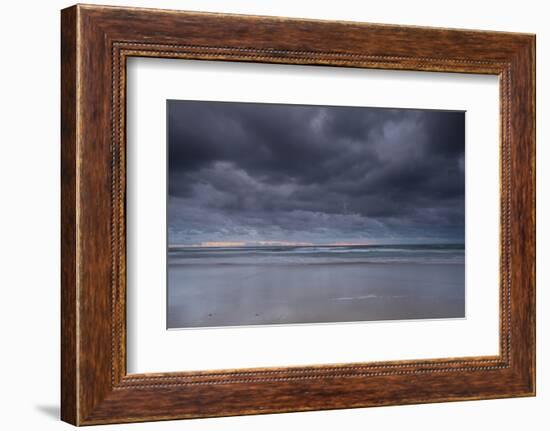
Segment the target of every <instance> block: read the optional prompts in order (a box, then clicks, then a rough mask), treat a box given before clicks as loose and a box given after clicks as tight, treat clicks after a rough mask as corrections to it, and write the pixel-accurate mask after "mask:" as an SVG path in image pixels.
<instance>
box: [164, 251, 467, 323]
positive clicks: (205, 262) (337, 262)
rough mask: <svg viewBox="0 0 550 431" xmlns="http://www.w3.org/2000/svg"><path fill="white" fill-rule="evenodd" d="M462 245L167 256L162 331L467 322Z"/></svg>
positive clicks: (173, 252) (227, 252) (195, 253)
mask: <svg viewBox="0 0 550 431" xmlns="http://www.w3.org/2000/svg"><path fill="white" fill-rule="evenodd" d="M464 269H465V262H464V245H463V244H444V245H443V244H436V245H430V244H422V245H343V246H278V245H277V246H243V247H170V248H169V250H168V292H167V297H168V304H167V305H168V307H167V316H168V318H167V323H168V328H171V329H174V328H199V327H223V326H242V325H275V324H276V325H281V324H299V323H309V324H313V323H335V322H359V321H380V320H403V319H434V318H461V317H465V284H464Z"/></svg>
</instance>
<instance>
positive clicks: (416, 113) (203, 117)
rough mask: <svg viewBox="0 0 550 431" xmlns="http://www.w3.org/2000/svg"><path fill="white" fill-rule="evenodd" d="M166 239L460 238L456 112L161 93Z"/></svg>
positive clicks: (460, 155)
mask: <svg viewBox="0 0 550 431" xmlns="http://www.w3.org/2000/svg"><path fill="white" fill-rule="evenodd" d="M168 115H169V119H168V120H169V121H168V142H169V178H168V184H169V204H168V216H169V241H170V242H171V243H200V242H203V241H238V240H244V241H258V240H289V241H308V242H315V243H319V242H323V243H324V242H335V241H354V240H358V241H361V240H369V239H376V240H381V241H382V240H391V241H397V242H399V241H400V240H403V241H419V240H426V241H428V240H443V241H445V240H447V241H449V240H453V241H460V242H462V241H463V236H464V113H462V112H448V111H447V112H446V111H427V110H403V109H380V108H351V107H320V106H297V105H270V104H246V103H222V102H191V101H170V102H169V103H168Z"/></svg>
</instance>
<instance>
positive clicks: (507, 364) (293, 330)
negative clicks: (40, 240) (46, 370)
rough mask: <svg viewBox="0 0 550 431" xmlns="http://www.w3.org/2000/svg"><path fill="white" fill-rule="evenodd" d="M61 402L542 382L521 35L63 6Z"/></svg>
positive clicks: (129, 415)
mask: <svg viewBox="0 0 550 431" xmlns="http://www.w3.org/2000/svg"><path fill="white" fill-rule="evenodd" d="M61 17H62V20H61V21H62V23H61V24H62V25H61V49H62V64H61V72H62V94H61V102H62V103H61V119H62V152H61V161H62V184H61V189H62V286H61V291H62V325H61V331H62V334H61V335H62V337H61V339H62V345H61V351H62V364H61V366H62V373H61V374H62V382H61V397H62V399H61V415H62V419H63V420H64V421H67V422H69V423H72V424H74V425H92V424H106V423H120V422H139V421H153V420H168V419H181V418H199V417H213V416H230V415H242V414H259V413H275V412H290V411H307V410H322V409H341V408H354V407H370V406H382V405H395V404H414V403H430V402H441V401H457V400H476V399H490V398H503V397H518V396H533V395H534V394H535V107H534V106H535V105H534V101H535V76H534V74H535V36H534V35H530V34H517V33H504V32H487V31H473V30H450V29H439V28H423V27H403V26H391V25H379V24H366V23H353V22H331V21H315V20H299V19H288V18H276V17H255V16H242V15H221V14H213V13H197V12H180V11H168V10H153V9H135V8H120V7H105V6H93V5H77V6H73V7H70V8H68V9H64V10H63V11H62V14H61Z"/></svg>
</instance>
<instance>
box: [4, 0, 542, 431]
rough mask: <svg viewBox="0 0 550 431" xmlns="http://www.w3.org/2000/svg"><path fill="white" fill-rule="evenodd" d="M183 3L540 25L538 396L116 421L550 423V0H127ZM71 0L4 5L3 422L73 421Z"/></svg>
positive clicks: (272, 426)
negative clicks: (65, 286)
mask: <svg viewBox="0 0 550 431" xmlns="http://www.w3.org/2000/svg"><path fill="white" fill-rule="evenodd" d="M101 3H103V4H118V5H131V6H144V7H162V8H171V9H187V10H204V11H217V12H233V13H248V14H260V15H280V16H293V17H307V18H322V19H339V20H356V21H368V22H379V23H392V24H412V25H428V26H439V27H456V28H477V29H487V30H505V31H520V32H532V33H536V34H537V56H538V58H537V76H538V79H537V90H538V97H537V117H538V119H539V121H538V124H537V140H538V172H537V182H538V204H537V212H538V214H537V218H538V221H539V223H538V241H537V243H538V246H537V248H538V250H537V251H538V263H539V267H538V289H537V290H538V293H537V295H538V297H537V301H538V305H537V311H538V319H537V325H538V331H537V332H538V347H537V354H538V382H537V383H538V396H537V397H536V398H524V399H508V400H494V401H475V402H460V403H445V404H432V405H418V406H404V407H400V406H398V407H384V408H371V409H356V410H340V411H326V412H310V413H293V414H283V415H266V416H245V417H236V418H221V419H204V420H194V421H184V422H182V421H172V422H162V423H149V424H133V425H121V426H116V427H115V426H104V427H98V428H95V429H116V430H124V429H134V430H142V429H143V430H172V429H178V430H183V431H186V430H227V429H235V430H236V429H238V430H257V429H262V430H276V429H281V428H282V429H284V428H290V429H320V430H332V429H346V430H356V429H357V430H359V429H361V430H363V429H366V428H369V429H372V430H376V429H382V428H383V429H389V430H393V429H395V430H397V429H407V430H423V431H428V430H438V431H439V430H441V429H445V430H448V431H451V430H469V429H477V428H481V427H490V428H491V429H498V430H501V431H505V430H516V429H532V430H542V429H547V427H548V423H550V413H549V410H550V409H549V408H548V406H549V405H550V372H549V369H550V365H549V364H550V329H548V328H550V319H549V311H548V310H549V309H550V296H549V295H548V294H547V293H546V292H545V291H544V290H545V289H544V287H545V285H547V284H548V283H549V282H550V280H549V278H550V272H549V271H548V270H547V266H546V268H545V265H544V262H546V261H548V259H550V229H549V228H548V225H547V224H545V223H544V220H545V219H548V218H549V217H550V194H549V193H547V192H545V187H547V186H548V185H550V170H548V169H544V167H545V166H547V165H548V163H550V150H549V149H548V147H547V146H546V145H544V144H545V143H546V141H547V140H548V134H549V133H550V126H548V122H545V121H544V119H547V118H549V117H550V99H549V97H550V92H549V85H550V78H549V76H550V64H549V59H548V52H550V27H548V18H550V13H549V12H548V11H547V10H546V4H545V3H546V2H543V1H536V0H523V1H514V2H511V1H504V0H500V1H496V0H495V1H486V2H481V1H478V0H474V1H471V0H462V1H460V2H441V1H422V0H416V1H406V0H403V1H391V0H387V1H384V2H359V1H354V0H339V1H323V2H320V1H316V2H313V1H311V0H310V1H307V0H256V1H245V0H240V1H239V0H225V1H224V0H200V1H198V0H181V1H169V0H160V1H153V0H130V1H123V0H119V1H116V2H111V1H107V0H105V1H101ZM70 4H71V3H70V2H66V1H59V0H50V1H47V2H43V1H25V2H22V1H21V2H16V1H12V2H4V4H3V5H2V13H1V15H0V32H1V35H2V38H1V40H2V62H1V65H0V77H1V79H0V107H1V112H0V115H1V117H0V118H2V122H1V123H0V143H1V144H0V145H1V147H0V148H1V153H0V154H1V156H0V187H1V188H0V190H1V197H2V200H1V202H2V207H1V208H0V218H1V219H0V253H1V255H0V258H1V260H0V262H2V264H1V266H0V280H1V281H0V286H1V288H2V293H3V295H4V296H3V297H2V300H1V301H0V322H1V325H0V328H2V329H1V336H2V344H1V347H0V349H1V354H0V373H1V377H0V405H2V409H1V413H0V427H1V428H3V429H8V430H19V429H39V430H41V431H42V430H44V431H46V430H58V429H59V430H62V429H70V428H71V427H70V426H69V425H67V424H64V423H62V422H60V421H59V420H58V418H57V417H58V414H59V402H58V400H59V218H60V216H59V88H60V84H59V9H61V8H63V7H66V6H69V5H70Z"/></svg>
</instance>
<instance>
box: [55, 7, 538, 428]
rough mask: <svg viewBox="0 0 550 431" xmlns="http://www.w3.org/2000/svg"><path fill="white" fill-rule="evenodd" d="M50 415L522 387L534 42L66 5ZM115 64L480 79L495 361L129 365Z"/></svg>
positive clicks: (182, 412)
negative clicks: (487, 92) (491, 200)
mask: <svg viewBox="0 0 550 431" xmlns="http://www.w3.org/2000/svg"><path fill="white" fill-rule="evenodd" d="M61 54H62V55H61V84H62V85H61V89H62V91H61V171H62V175H61V177H62V178H61V230H62V231H61V262H62V263H61V314H62V316H61V317H62V318H61V418H62V420H64V421H66V422H68V423H71V424H74V425H93V424H108V423H121V422H140V421H154V420H168V419H183V418H199V417H214V416H232V415H243V414H261V413H276V412H291V411H310V410H323V409H342V408H356V407H370V406H384V405H396V404H415V403H431V402H443V401H460V400H477V399H491V398H504V397H520V396H534V395H535V36H534V35H530V34H517V33H504V32H489V31H473V30H451V29H440V28H425V27H406V26H393V25H380V24H366V23H352V22H332V21H316V20H301V19H290V18H277V17H256V16H243V15H224V14H214V13H198V12H180V11H169V10H156V9H137V8H123V7H105V6H93V5H76V6H72V7H70V8H67V9H64V10H63V11H62V13H61ZM130 57H153V58H167V59H193V60H204V61H208V60H217V61H227V62H235V61H236V62H252V63H274V64H290V65H311V66H315V65H323V66H333V67H347V68H366V69H383V70H412V71H425V72H456V73H472V74H473V73H475V74H490V75H497V76H498V77H499V87H500V100H499V105H500V197H499V199H500V220H495V223H499V225H500V286H499V291H500V299H499V302H500V309H499V315H500V331H499V340H500V341H499V346H500V349H499V355H497V356H490V357H486V356H484V357H476V356H468V357H448V358H447V357H445V358H439V359H427V360H406V361H385V362H367V363H343V364H330V365H310V366H289V367H270V368H253V369H227V370H222V371H220V370H204V371H200V372H196V371H186V372H166V373H145V374H128V373H127V367H126V357H127V352H126V330H127V327H126V188H127V182H126V181H127V178H126V126H127V124H126V84H127V80H126V61H127V59H128V58H130Z"/></svg>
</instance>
